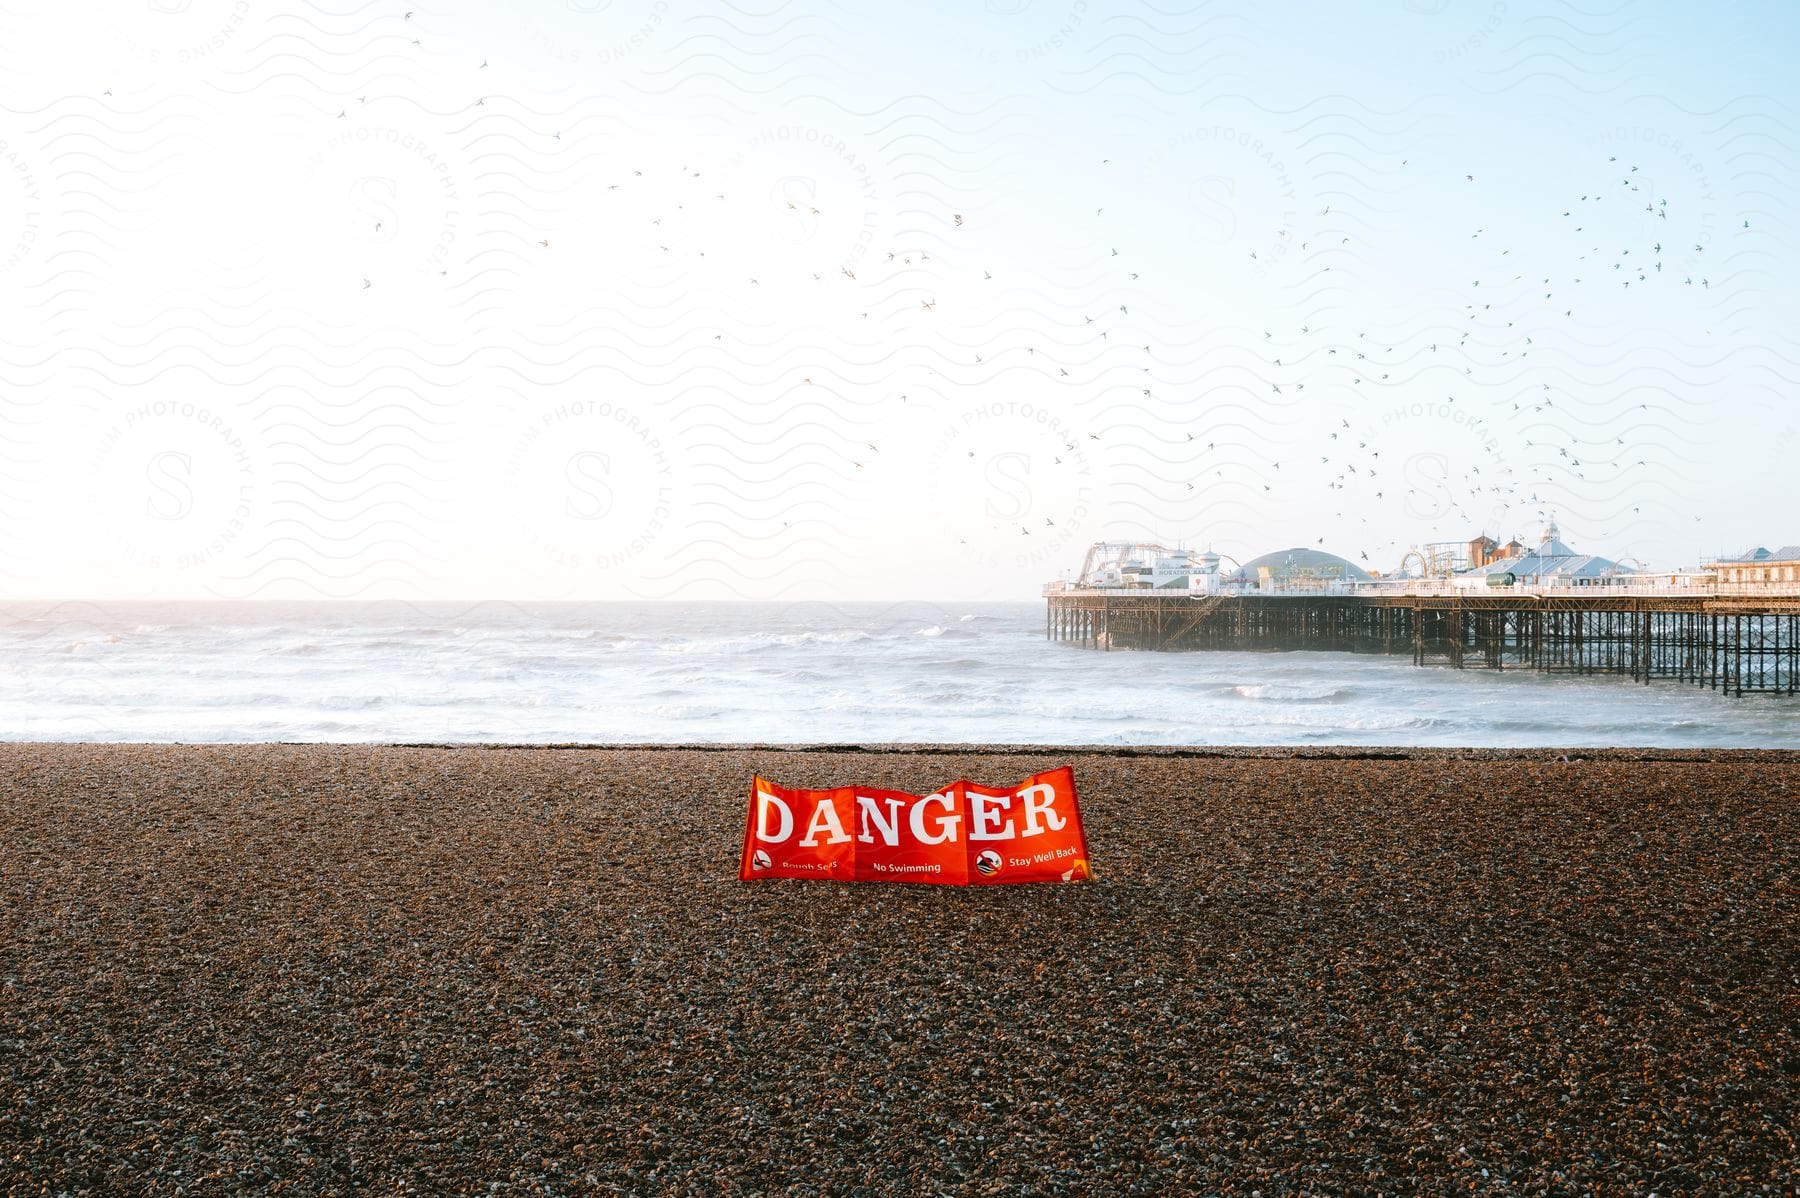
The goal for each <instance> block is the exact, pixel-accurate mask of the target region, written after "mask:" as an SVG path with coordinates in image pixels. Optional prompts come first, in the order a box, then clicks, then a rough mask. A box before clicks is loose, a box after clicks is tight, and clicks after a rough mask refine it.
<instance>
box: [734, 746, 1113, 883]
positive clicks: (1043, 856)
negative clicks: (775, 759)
mask: <svg viewBox="0 0 1800 1198" xmlns="http://www.w3.org/2000/svg"><path fill="white" fill-rule="evenodd" d="M1090 876H1091V870H1090V868H1089V866H1088V852H1087V837H1086V836H1085V835H1084V834H1083V832H1082V829H1081V809H1080V807H1079V806H1078V805H1077V803H1076V800H1075V773H1074V771H1073V770H1071V769H1070V768H1069V767H1068V766H1063V767H1062V768H1061V769H1055V770H1051V771H1050V772H1048V773H1044V774H1033V775H1032V776H1031V777H1029V778H1027V779H1025V780H1024V781H1023V782H1021V783H1019V784H1018V785H1017V786H1014V787H1010V788H1004V789H1002V788H996V787H991V786H979V785H977V784H975V783H973V782H970V781H968V780H966V779H964V780H962V781H958V782H953V783H951V784H950V785H949V786H946V787H944V789H942V790H940V791H936V792H934V793H932V794H928V795H915V794H907V793H905V792H903V791H898V790H877V789H874V788H872V787H866V786H840V787H837V788H836V789H833V790H799V789H795V788H791V787H786V786H778V785H776V784H775V783H773V782H770V781H769V780H768V779H766V778H762V777H754V778H752V779H751V781H750V814H749V818H748V820H747V821H746V823H745V826H744V853H743V860H742V861H741V862H740V864H739V867H738V878H739V880H740V881H744V882H754V881H759V880H761V879H763V878H836V879H838V880H839V881H843V882H924V883H927V884H930V885H935V886H996V885H1003V884H1005V883H1008V882H1082V881H1086V880H1087V879H1088V878H1089V877H1090Z"/></svg>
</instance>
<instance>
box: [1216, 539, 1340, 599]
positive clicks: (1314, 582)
mask: <svg viewBox="0 0 1800 1198" xmlns="http://www.w3.org/2000/svg"><path fill="white" fill-rule="evenodd" d="M1368 577H1369V572H1368V571H1367V570H1364V569H1363V568H1362V567H1361V566H1358V565H1357V564H1356V563H1355V562H1353V561H1350V560H1349V559H1347V558H1342V557H1339V556H1338V555H1337V554H1335V553H1326V552H1325V551H1324V550H1322V549H1302V548H1299V547H1295V548H1293V549H1277V550H1276V551H1275V552H1274V553H1265V554H1263V555H1262V556H1261V557H1253V558H1251V559H1250V560H1249V561H1247V562H1245V563H1244V564H1243V566H1242V568H1240V569H1239V570H1238V572H1237V573H1236V574H1233V575H1232V576H1231V578H1230V579H1228V580H1227V581H1229V582H1233V583H1237V584H1238V585H1240V586H1255V587H1261V588H1263V589H1264V590H1279V591H1318V590H1324V589H1326V588H1327V587H1329V586H1331V585H1332V584H1333V583H1340V582H1363V581H1367V579H1368Z"/></svg>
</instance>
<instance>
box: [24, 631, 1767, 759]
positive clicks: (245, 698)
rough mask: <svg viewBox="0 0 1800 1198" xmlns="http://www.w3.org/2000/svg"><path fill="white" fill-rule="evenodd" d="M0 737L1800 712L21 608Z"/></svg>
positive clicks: (1554, 721) (1094, 667)
mask: <svg viewBox="0 0 1800 1198" xmlns="http://www.w3.org/2000/svg"><path fill="white" fill-rule="evenodd" d="M0 739H5V740H55V741H163V742H241V741H375V742H389V741H399V742H432V743H438V742H497V741H498V742H516V743H546V742H572V741H573V742H610V743H644V742H657V743H670V742H687V743H699V742H705V743H734V742H757V743H787V744H792V743H817V742H858V743H871V742H892V741H945V742H962V743H973V742H1013V743H1034V744H1070V743H1080V744H1120V745H1124V744H1268V745H1318V744H1344V745H1469V746H1605V745H1634V746H1669V747H1678V746H1738V747H1764V748H1800V699H1795V698H1786V699H1784V698H1779V697H1773V696H1757V697H1745V698H1742V699H1733V698H1727V697H1724V696H1721V695H1719V694H1717V693H1714V692H1711V691H1707V690H1703V689H1700V688H1697V687H1693V686H1688V685H1683V684H1678V683H1673V682H1657V683H1654V684H1652V685H1650V686H1644V685H1642V684H1634V683H1632V682H1630V681H1628V680H1623V679H1616V678H1607V677H1580V678H1578V677H1562V676H1559V677H1549V676H1543V675H1538V674H1534V673H1530V672H1528V671H1524V670H1509V671H1505V672H1502V673H1495V672H1491V671H1483V670H1466V671H1458V670H1453V669H1449V668H1443V667H1427V668H1419V667H1415V666H1414V665H1413V664H1412V663H1411V660H1410V659H1409V658H1406V657H1379V656H1368V655H1351V654H1338V653H1213V652H1207V653H1150V652H1127V651H1114V652H1110V653H1109V652H1096V651H1094V650H1090V649H1083V648H1078V647H1075V646H1072V645H1066V644H1057V643H1053V642H1050V641H1047V640H1045V638H1044V609H1043V606H1042V604H1041V603H989V604H934V603H898V604H874V603H863V604H827V603H816V602H814V603H686V604H645V603H594V604H576V603H544V604H529V603H525V604H520V603H501V602H490V603H476V604H467V603H427V604H412V603H399V602H394V603H372V604H361V603H355V604H352V603H257V604H230V603H131V604H110V605H96V604H85V603H82V604H76V603H65V604H43V603H39V604H22V603H11V604H6V605H0Z"/></svg>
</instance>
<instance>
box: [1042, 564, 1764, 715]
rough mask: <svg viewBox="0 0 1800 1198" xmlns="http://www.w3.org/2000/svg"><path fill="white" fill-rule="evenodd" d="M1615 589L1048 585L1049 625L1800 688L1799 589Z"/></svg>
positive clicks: (1719, 685) (1214, 644)
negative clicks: (1286, 590) (1212, 590)
mask: <svg viewBox="0 0 1800 1198" xmlns="http://www.w3.org/2000/svg"><path fill="white" fill-rule="evenodd" d="M1570 589H1577V588H1570ZM1608 589H1611V588H1603V587H1597V588H1593V591H1594V592H1595V593H1589V594H1581V595H1575V594H1562V595H1546V594H1541V593H1513V594H1506V595H1493V594H1483V593H1468V592H1461V591H1459V592H1452V593H1438V594H1426V593H1416V592H1414V593H1400V594H1393V593H1388V594H1380V593H1370V594H1341V593H1334V594H1327V593H1318V594H1304V593H1302V594H1211V595H1200V594H1189V593H1185V592H1184V593H1179V594H1165V595H1159V594H1155V593H1153V592H1147V591H1143V590H1139V591H1135V592H1133V591H1131V590H1122V589H1114V588H1099V587H1093V588H1087V587H1080V586H1069V585H1055V584H1053V585H1052V586H1049V587H1046V588H1045V590H1044V597H1045V602H1046V605H1047V606H1046V609H1045V613H1044V635H1045V637H1046V638H1047V639H1049V640H1053V641H1062V642H1068V643H1071V644H1076V645H1082V646H1086V647H1089V648H1094V649H1152V650H1164V651H1187V650H1203V649H1232V650H1239V651H1259V650H1260V651H1279V650H1296V649H1310V650H1324V651H1333V652H1344V653H1384V654H1410V655H1411V656H1412V659H1413V664H1415V665H1420V666H1424V665H1449V666H1454V667H1456V668H1458V669H1470V668H1479V669H1493V670H1506V669H1531V670H1538V671H1541V672H1544V673H1568V674H1616V675H1619V676H1621V677H1627V678H1630V679H1632V680H1633V681H1637V682H1643V683H1649V682H1651V681H1652V680H1655V679H1669V680H1673V681H1677V682H1685V683H1688V684H1691V685H1695V686H1704V687H1708V688H1711V689H1713V690H1717V691H1720V692H1722V693H1724V694H1729V695H1748V694H1784V695H1792V694H1797V693H1800V594H1795V595H1756V596H1748V595H1745V596H1733V595H1728V594H1714V593H1706V594H1693V595H1666V594H1665V595H1630V594H1618V593H1614V594H1606V593H1604V592H1605V591H1606V590H1608ZM1619 589H1620V590H1622V589H1623V588H1619Z"/></svg>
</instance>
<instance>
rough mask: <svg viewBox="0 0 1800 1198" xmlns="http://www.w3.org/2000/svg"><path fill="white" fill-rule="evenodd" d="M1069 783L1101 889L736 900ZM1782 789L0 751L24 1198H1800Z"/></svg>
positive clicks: (1594, 768)
mask: <svg viewBox="0 0 1800 1198" xmlns="http://www.w3.org/2000/svg"><path fill="white" fill-rule="evenodd" d="M1064 764H1068V765H1072V766H1073V767H1074V771H1075V778H1076V782H1077V785H1078V787H1079V791H1080V798H1081V805H1082V811H1083V815H1084V817H1085V824H1086V828H1087V835H1088V841H1089V845H1090V848H1091V851H1092V860H1093V868H1094V870H1095V873H1096V878H1095V880H1094V881H1093V882H1091V883H1088V884H1085V885H1068V886H1011V887H991V888H971V889H967V890H963V889H951V888H940V887H915V886H900V885H889V886H882V885H867V884H865V885H846V884H840V883H830V882H810V881H796V882H767V883H757V884H750V885H746V884H743V883H740V882H738V881H737V880H736V876H735V875H736V868H737V857H738V849H739V844H740V839H741V836H742V833H743V827H744V813H745V806H746V801H747V791H748V786H749V781H750V778H751V775H752V774H753V773H761V774H763V775H764V776H766V777H769V778H771V779H773V780H775V781H777V782H780V783H782V784H784V785H792V786H833V785H843V784H847V783H851V782H856V783H862V784H866V785H870V786H877V787H884V788H891V789H898V790H910V791H913V792H914V793H925V792H926V791H928V790H930V789H932V788H935V787H938V786H941V785H943V784H945V783H947V782H949V781H952V780H954V779H956V778H959V777H967V778H969V779H971V780H974V781H977V782H983V783H989V784H1002V785H1003V784H1007V783H1011V782H1014V781H1017V780H1018V779H1020V778H1023V777H1025V776H1027V775H1029V774H1031V773H1034V772H1036V771H1039V770H1044V769H1050V768H1054V767H1056V766H1059V765H1064ZM1797 802H1800V753H1796V752H1788V751H1708V750H1660V751H1659V750H1614V751H1591V752H1583V751H1575V750H1568V751H1558V750H1545V751H1538V750H1431V749H1394V750H1379V749H1282V750H1274V749H1254V748H1246V749H1220V750H1157V749H1119V748H1092V749H1066V750H1046V749H1044V748H1042V747H1029V748H1026V747H1019V746H1010V747H1009V746H998V747H994V748H987V749H978V748H971V747H969V746H932V745H904V746H872V747H856V746H850V747H843V746H839V747H818V748H794V749H788V748H759V747H753V746H709V747H706V748H692V749H680V748H642V747H617V748H594V747H533V748H504V747H469V746H455V747H431V746H414V747H383V746H332V745H236V746H179V745H89V744H6V745H0V1061H3V1062H4V1067H3V1068H0V1188H3V1189H4V1191H5V1192H7V1193H14V1194H39V1193H44V1194H54V1193H102V1192H117V1191H136V1192H149V1193H169V1194H173V1193H182V1192H195V1193H259V1194H260V1193H295V1194H300V1193H317V1192H369V1193H415V1192H416V1193H441V1192H457V1193H476V1192H481V1193H503V1194H574V1193H619V1194H639V1193H670V1194H687V1193H692V1194H756V1193H761V1194H820V1195H823V1194H868V1195H877V1194H881V1195H886V1194H1013V1193H1034V1194H1035V1193H1051V1194H1058V1193H1066V1194H1088V1193H1118V1194H1166V1193H1184V1192H1204V1193H1222V1194H1246V1195H1251V1194H1258V1193H1260V1194H1261V1195H1276V1194H1303V1193H1304V1194H1312V1193H1339V1192H1358V1193H1377V1192H1386V1193H1395V1192H1403V1193H1414V1192H1427V1193H1476V1194H1482V1193H1495V1194H1499V1193H1505V1194H1566V1193H1592V1194H1621V1195H1622V1194H1645V1193H1650V1192H1657V1193H1663V1194H1691V1193H1752V1194H1760V1193H1771V1194H1773V1193H1791V1192H1793V1190H1794V1188H1795V1185H1796V1180H1797V1177H1800V1174H1797V1173H1796V1168H1797V1165H1796V1161H1797V1157H1796V1147H1795V1142H1794V1135H1795V1132H1794V1123H1793V1112H1794V1111H1795V1110H1796V1109H1800V1033H1797V1032H1796V1007H1795V994H1796V991H1797V988H1800V973H1797V969H1800V966H1797V965H1796V962H1797V961H1800V924H1797V922H1796V894H1797V889H1800V875H1797V873H1796V865H1797V864H1800V847H1797V846H1800V814H1797V813H1800V808H1797V806H1796V804H1797Z"/></svg>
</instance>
